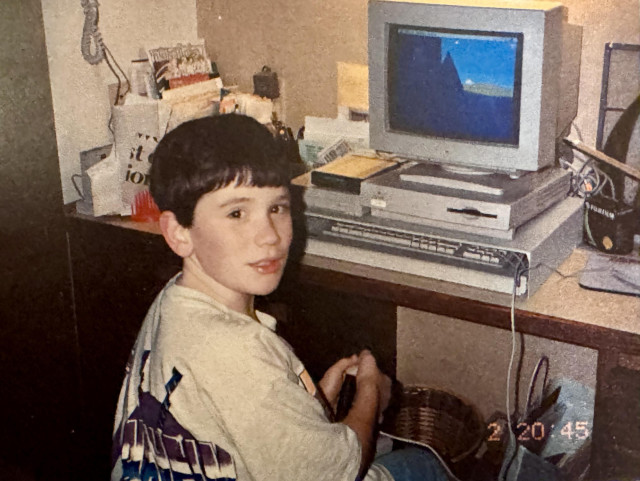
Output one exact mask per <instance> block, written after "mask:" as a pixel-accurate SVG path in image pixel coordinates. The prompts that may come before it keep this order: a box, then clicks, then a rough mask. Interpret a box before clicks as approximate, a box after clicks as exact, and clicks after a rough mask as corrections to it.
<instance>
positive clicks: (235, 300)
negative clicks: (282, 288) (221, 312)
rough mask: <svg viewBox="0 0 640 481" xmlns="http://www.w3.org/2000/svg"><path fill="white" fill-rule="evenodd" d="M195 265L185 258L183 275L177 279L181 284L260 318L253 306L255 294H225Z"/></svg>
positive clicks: (235, 309)
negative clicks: (191, 264)
mask: <svg viewBox="0 0 640 481" xmlns="http://www.w3.org/2000/svg"><path fill="white" fill-rule="evenodd" d="M193 267H194V266H190V265H189V263H188V262H187V260H186V259H185V262H184V265H183V269H182V275H181V276H180V278H179V279H178V281H177V283H178V284H179V285H181V286H184V287H189V288H190V289H195V290H196V291H199V292H202V293H203V294H206V295H207V296H209V297H211V298H212V299H214V300H215V301H217V302H219V303H220V304H222V305H224V306H226V307H228V308H229V309H231V310H233V311H236V312H239V313H240V314H245V315H247V316H249V317H251V318H253V319H255V320H258V318H257V316H256V312H255V309H254V306H253V303H254V297H255V296H253V295H252V294H244V295H237V294H236V295H231V294H229V295H227V296H225V293H224V290H223V289H220V286H218V285H217V283H216V282H215V281H214V280H213V279H211V278H210V277H209V276H207V275H206V274H205V273H204V272H202V270H199V269H197V268H195V269H194V268H193Z"/></svg>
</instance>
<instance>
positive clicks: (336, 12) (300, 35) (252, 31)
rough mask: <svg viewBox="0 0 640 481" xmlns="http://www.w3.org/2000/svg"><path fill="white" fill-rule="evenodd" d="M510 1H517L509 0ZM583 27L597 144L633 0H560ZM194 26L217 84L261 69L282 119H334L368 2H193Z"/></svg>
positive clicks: (587, 106)
mask: <svg viewBox="0 0 640 481" xmlns="http://www.w3.org/2000/svg"><path fill="white" fill-rule="evenodd" d="M514 1H516V0H514ZM564 3H565V4H566V5H567V6H568V7H569V20H570V21H571V22H572V23H577V24H580V25H583V26H584V39H583V41H584V48H583V55H582V68H581V84H580V100H579V101H580V108H579V114H578V118H577V120H576V123H577V125H578V127H579V128H580V130H581V131H582V134H583V135H584V138H585V141H587V142H588V143H591V144H593V143H595V135H596V134H595V132H596V127H597V116H598V105H599V99H600V80H601V76H602V55H603V52H604V44H605V42H609V41H614V42H624V43H640V21H639V9H638V0H616V1H613V0H608V1H604V2H603V1H598V0H565V2H564ZM198 28H199V31H200V35H201V36H202V37H203V38H205V39H206V41H207V45H208V47H209V53H210V55H212V57H213V58H215V60H216V61H217V62H218V66H219V68H220V70H221V74H222V77H223V80H224V81H225V82H226V83H237V84H238V85H239V86H240V87H241V88H242V89H243V90H251V89H252V80H251V79H252V75H253V74H254V73H255V72H257V71H258V70H259V69H260V68H261V67H262V65H264V64H267V65H269V66H270V67H271V68H272V69H274V70H275V71H277V72H278V74H279V76H280V77H281V78H283V79H284V82H285V89H284V90H285V91H284V107H285V115H286V121H287V123H288V124H289V125H291V126H292V127H295V128H297V127H299V126H301V125H302V124H303V123H304V116H305V115H322V116H331V117H333V116H335V115H336V62H338V61H345V62H355V63H367V1H366V0H343V1H340V0H327V1H324V2H319V1H311V2H310V1H306V0H287V1H285V0H273V1H270V2H259V3H258V2H253V1H251V0H235V1H233V2H232V1H231V0H212V1H210V0H199V1H198Z"/></svg>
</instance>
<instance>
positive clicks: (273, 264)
mask: <svg viewBox="0 0 640 481" xmlns="http://www.w3.org/2000/svg"><path fill="white" fill-rule="evenodd" d="M283 261H284V258H283V257H276V258H272V259H262V260H260V261H258V262H253V263H251V264H249V265H250V266H251V267H253V268H254V269H255V270H257V271H258V272H259V273H260V274H275V273H276V272H278V271H280V268H281V267H282V263H283Z"/></svg>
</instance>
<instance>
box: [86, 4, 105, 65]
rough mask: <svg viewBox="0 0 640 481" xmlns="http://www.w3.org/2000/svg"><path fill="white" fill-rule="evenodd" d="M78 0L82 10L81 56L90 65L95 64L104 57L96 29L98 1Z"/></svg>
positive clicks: (100, 36)
mask: <svg viewBox="0 0 640 481" xmlns="http://www.w3.org/2000/svg"><path fill="white" fill-rule="evenodd" d="M80 1H81V4H82V8H83V10H84V27H83V29H82V41H81V42H80V49H81V51H82V57H83V58H84V59H85V60H86V61H87V62H89V63H90V64H91V65H97V64H99V63H100V62H102V60H104V58H105V54H104V43H103V42H102V35H101V34H100V31H99V30H98V18H99V14H98V1H97V0H80ZM93 50H95V51H93Z"/></svg>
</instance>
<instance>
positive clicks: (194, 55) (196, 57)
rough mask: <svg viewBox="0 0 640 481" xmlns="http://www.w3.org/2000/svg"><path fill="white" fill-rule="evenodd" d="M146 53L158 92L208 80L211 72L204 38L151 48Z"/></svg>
mask: <svg viewBox="0 0 640 481" xmlns="http://www.w3.org/2000/svg"><path fill="white" fill-rule="evenodd" d="M147 55H148V58H149V63H150V64H151V69H152V72H153V75H154V78H155V81H156V87H157V90H158V92H159V93H160V94H162V92H163V91H165V90H169V89H171V88H177V87H181V86H185V85H190V84H193V83H197V82H202V81H205V80H209V78H210V76H211V75H212V74H213V71H212V68H211V60H210V59H209V56H208V55H207V52H206V50H205V47H204V40H197V41H196V42H194V43H186V44H182V43H179V44H178V45H175V46H173V47H158V48H151V49H149V50H148V52H147Z"/></svg>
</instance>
